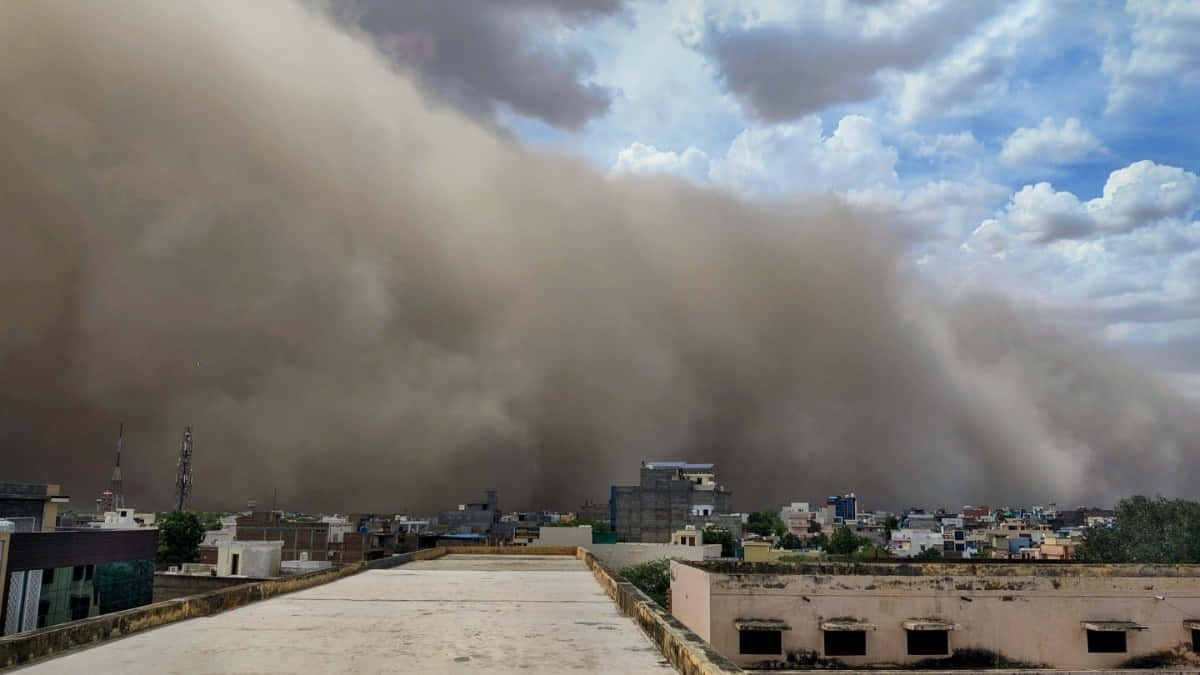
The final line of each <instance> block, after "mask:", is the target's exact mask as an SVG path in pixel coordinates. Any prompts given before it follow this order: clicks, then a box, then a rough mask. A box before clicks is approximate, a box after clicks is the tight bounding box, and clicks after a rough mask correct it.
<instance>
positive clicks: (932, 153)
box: [917, 129, 979, 158]
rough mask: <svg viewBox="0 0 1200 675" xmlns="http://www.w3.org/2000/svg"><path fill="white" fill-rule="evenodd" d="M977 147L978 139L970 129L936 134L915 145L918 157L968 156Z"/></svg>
mask: <svg viewBox="0 0 1200 675" xmlns="http://www.w3.org/2000/svg"><path fill="white" fill-rule="evenodd" d="M978 149H979V140H978V139H976V138H975V134H973V133H971V130H970V129H968V130H966V131H960V132H958V133H956V134H938V135H937V136H935V137H934V138H933V139H932V140H924V141H922V142H921V144H920V145H918V146H917V156H918V157H947V158H948V157H968V156H970V155H972V154H974V153H975V152H976V151H977V150H978Z"/></svg>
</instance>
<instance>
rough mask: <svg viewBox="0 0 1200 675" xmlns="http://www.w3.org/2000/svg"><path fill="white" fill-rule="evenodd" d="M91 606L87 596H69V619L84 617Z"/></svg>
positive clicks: (74, 619)
mask: <svg viewBox="0 0 1200 675" xmlns="http://www.w3.org/2000/svg"><path fill="white" fill-rule="evenodd" d="M91 606H92V603H91V599H90V598H88V596H86V595H72V596H71V620H72V621H78V620H80V619H86V618H87V615H88V610H89V609H91Z"/></svg>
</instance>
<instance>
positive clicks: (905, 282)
mask: <svg viewBox="0 0 1200 675" xmlns="http://www.w3.org/2000/svg"><path fill="white" fill-rule="evenodd" d="M0 45H4V47H3V53H4V56H3V58H0V92H3V102H2V104H0V205H2V208H0V311H2V313H3V317H4V329H3V331H0V384H2V385H3V386H2V387H0V448H3V457H4V464H5V466H6V467H7V471H6V472H5V473H6V474H7V475H6V478H8V479H23V480H31V481H32V480H50V481H55V482H61V483H63V484H64V486H65V489H66V491H68V492H70V493H73V494H74V495H76V498H77V500H79V501H81V502H83V503H84V504H86V503H87V501H89V500H90V498H91V496H92V491H95V490H99V489H101V488H102V487H103V486H104V483H105V482H106V479H107V475H108V469H109V467H110V465H111V448H112V441H113V437H114V436H115V432H116V427H117V423H118V421H119V420H122V419H123V420H125V422H126V428H127V429H128V430H129V433H128V435H127V438H126V442H127V449H128V451H127V453H126V456H125V461H124V467H125V476H126V484H127V490H128V492H129V493H130V501H131V504H133V505H135V506H138V507H139V508H165V507H166V506H167V505H168V504H169V499H170V494H171V489H172V483H173V478H174V471H175V456H176V452H177V449H178V438H179V434H180V432H181V430H182V428H183V426H184V425H186V424H190V425H192V426H193V427H194V429H195V434H196V481H197V489H196V493H195V498H194V501H193V504H194V505H195V506H197V507H220V506H224V507H230V508H232V507H238V506H240V505H241V504H242V503H244V500H245V499H247V498H257V499H258V500H259V502H260V504H262V503H264V502H265V501H266V500H269V499H270V498H271V494H272V489H274V488H277V489H278V491H279V503H280V506H286V507H289V508H308V509H343V510H345V509H379V510H385V509H387V510H411V511H417V512H420V511H426V510H432V509H436V508H441V507H448V506H452V505H453V504H455V503H458V502H461V501H466V500H470V499H476V498H478V497H479V495H480V491H481V490H482V489H484V488H486V487H495V488H498V489H499V490H500V491H501V500H502V505H506V506H508V507H511V508H517V507H533V506H545V507H557V508H568V509H569V508H573V507H574V506H576V505H578V504H579V503H580V502H582V501H583V500H584V499H585V498H591V499H605V498H606V497H607V490H608V486H609V485H610V484H612V483H624V482H629V481H633V480H636V476H637V467H638V464H639V462H640V461H641V460H643V459H674V458H686V459H691V460H694V461H703V460H708V461H715V462H717V463H718V464H719V470H720V471H721V473H722V475H723V482H725V483H726V484H728V485H729V486H730V487H731V488H732V489H733V490H734V497H735V503H736V504H737V505H738V506H739V507H741V508H742V509H752V508H760V507H766V506H768V505H771V504H777V503H780V502H785V501H788V500H792V499H809V498H813V497H817V496H819V495H823V494H826V493H830V492H833V491H842V490H856V491H857V492H858V493H859V494H860V495H861V496H862V498H863V500H864V501H865V503H866V505H867V506H891V507H898V506H903V505H905V504H910V503H922V504H947V505H953V504H961V503H963V502H968V503H992V504H998V503H1002V502H1009V503H1012V502H1017V501H1020V500H1032V501H1035V502H1038V503H1041V502H1045V501H1053V500H1058V502H1059V503H1060V504H1069V503H1074V502H1077V501H1083V500H1112V499H1114V498H1117V497H1119V496H1122V495H1125V494H1128V493H1131V492H1134V491H1142V492H1147V493H1151V494H1153V493H1160V492H1161V493H1164V494H1180V493H1181V492H1182V493H1186V492H1187V491H1188V489H1189V487H1188V486H1193V485H1195V482H1196V481H1195V479H1196V476H1195V474H1194V471H1193V468H1192V466H1193V464H1192V462H1190V461H1186V460H1188V459H1189V458H1190V456H1192V455H1193V454H1194V452H1195V450H1196V449H1197V447H1198V441H1200V421H1197V416H1196V415H1195V414H1194V412H1195V411H1194V409H1193V408H1192V407H1190V404H1189V403H1188V402H1187V401H1185V400H1184V399H1183V398H1181V397H1179V396H1178V395H1176V394H1175V393H1173V391H1172V390H1170V389H1168V388H1167V387H1166V386H1165V385H1162V384H1160V383H1159V382H1158V381H1157V380H1155V379H1154V378H1152V377H1150V376H1148V375H1145V374H1142V373H1141V372H1139V371H1138V370H1137V369H1135V368H1133V367H1130V366H1127V365H1124V363H1123V362H1122V360H1121V359H1119V358H1116V357H1114V355H1113V354H1111V353H1109V352H1108V351H1106V350H1104V349H1102V348H1100V347H1097V346H1093V345H1090V344H1088V343H1087V342H1084V341H1080V340H1075V339H1071V338H1070V337H1069V336H1065V335H1063V334H1062V333H1061V332H1060V331H1058V330H1056V329H1054V328H1052V327H1050V325H1049V323H1047V322H1045V321H1041V320H1039V319H1038V317H1037V316H1035V315H1033V314H1031V313H1030V312H1029V311H1027V310H1022V309H1020V308H1014V307H1012V306H1011V305H1009V304H1007V303H1005V302H1001V301H999V300H997V299H995V298H990V297H986V296H973V297H970V298H966V299H962V300H957V301H955V302H953V303H948V302H942V301H940V300H938V299H937V297H938V296H937V294H936V293H933V292H930V291H928V290H925V289H924V288H923V286H922V284H921V283H919V282H916V281H914V280H912V279H909V278H907V277H906V274H905V273H903V272H902V271H901V270H900V269H899V267H898V264H897V254H896V253H895V251H896V250H898V249H899V246H898V245H897V244H896V243H895V242H892V241H890V240H889V237H888V236H887V234H886V233H887V232H888V224H887V223H886V222H882V223H880V222H862V221H861V219H859V218H857V217H856V216H855V214H854V213H853V212H852V211H850V210H848V209H847V208H845V207H843V206H840V205H839V204H837V203H835V202H834V201H832V200H831V199H826V198H819V199H818V198H813V199H803V200H797V201H792V202H788V203H785V204H773V205H769V206H756V205H752V204H747V203H744V202H741V201H738V200H736V199H734V198H732V197H731V196H729V195H723V194H718V193H713V192H705V191H701V190H698V189H694V188H690V187H687V186H685V185H682V184H679V183H676V182H671V181H667V180H662V181H655V180H647V179H636V180H634V179H630V180H609V179H605V178H604V177H602V176H601V175H600V174H598V173H597V172H596V171H595V170H593V169H591V168H589V167H588V166H585V165H584V164H582V163H581V162H579V161H575V160H570V159H566V158H562V157H554V156H547V155H545V154H538V153H535V152H532V151H529V150H526V149H522V148H520V147H518V146H516V145H514V143H512V142H511V141H506V140H502V139H498V138H496V137H495V136H494V135H493V134H491V133H490V132H489V131H487V130H485V129H483V128H481V127H480V126H478V125H477V124H476V123H474V122H472V121H470V120H468V119H467V118H465V117H463V116H461V115H460V114H458V113H456V112H455V111H453V110H449V109H446V108H444V107H439V106H437V105H435V104H433V103H430V102H427V101H426V100H425V99H424V98H423V97H422V95H421V94H420V93H419V92H418V91H417V90H416V89H414V88H413V86H411V85H410V84H409V81H408V80H407V79H406V76H405V74H404V73H397V72H394V71H393V70H392V69H391V68H390V67H389V66H388V65H386V64H385V63H384V62H383V60H382V59H381V58H380V57H379V56H378V55H377V53H376V52H375V51H373V49H372V48H371V47H370V46H368V45H367V44H366V42H365V41H360V40H358V39H356V38H355V37H352V36H350V35H348V34H347V33H345V32H343V31H341V30H339V29H337V28H335V27H333V26H332V25H330V24H329V23H328V22H326V21H325V20H324V19H323V18H322V17H321V16H320V15H319V14H317V13H314V12H313V11H310V10H309V9H306V8H305V7H302V6H299V5H293V4H288V3H284V2H276V1H267V0H257V1H256V2H252V3H166V2H147V3H131V2H123V3H81V2H51V1H47V0H43V1H41V2H9V3H3V4H2V5H0ZM135 502H136V503H135ZM77 503H78V502H77Z"/></svg>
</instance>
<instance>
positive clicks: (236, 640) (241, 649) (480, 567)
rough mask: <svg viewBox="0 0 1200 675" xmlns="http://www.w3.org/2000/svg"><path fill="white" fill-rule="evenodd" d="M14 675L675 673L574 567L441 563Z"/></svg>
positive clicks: (321, 589)
mask: <svg viewBox="0 0 1200 675" xmlns="http://www.w3.org/2000/svg"><path fill="white" fill-rule="evenodd" d="M21 672H24V673H56V674H58V673H89V674H90V673H122V674H124V675H131V674H135V673H187V674H193V673H298V672H312V673H322V672H350V673H378V672H414V673H415V672H420V673H480V672H486V673H522V674H531V673H562V672H578V673H673V672H675V671H674V669H673V668H672V667H671V666H670V665H669V664H667V663H666V661H665V660H664V659H663V656H662V654H660V653H659V651H658V649H657V648H656V647H655V646H654V645H653V644H652V643H651V642H650V640H649V638H647V637H646V635H645V634H644V633H642V631H641V630H640V629H639V628H638V627H637V626H636V625H634V623H633V621H632V620H630V619H629V618H628V617H626V616H624V615H622V614H621V613H620V611H619V610H618V609H617V606H616V605H615V604H614V603H613V602H612V600H610V599H609V597H608V596H607V595H605V594H604V591H603V590H602V589H601V588H600V586H599V585H598V584H597V583H596V581H595V579H594V578H593V576H592V574H591V572H590V571H589V570H588V569H587V567H586V566H585V565H584V564H583V563H582V562H580V561H578V560H575V559H573V558H566V557H551V556H512V555H502V556H487V555H448V556H445V557H443V558H439V559H437V560H428V561H422V562H414V563H411V564H408V565H405V566H403V567H397V568H394V569H390V570H373V571H368V572H363V573H362V574H356V575H354V576H351V577H347V578H345V579H340V580H338V581H334V582H332V583H329V584H325V585H322V586H317V587H315V588H310V589H308V590H304V591H300V592H297V593H292V594H290V595H285V596H280V597H277V598H273V599H271V600H266V601H263V602H259V603H255V604H252V605H247V606H246V607H242V608H239V609H235V610H232V611H228V612H224V613H222V614H217V615H215V616H211V617H204V618H198V619H191V620H187V621H181V622H179V623H174V624H170V625H168V626H163V627H161V628H157V629H154V630H149V631H146V632H143V633H137V634H134V635H131V636H129V637H126V638H122V639H118V640H112V641H109V642H104V643H101V644H99V645H96V646H94V647H90V648H87V649H81V650H77V651H72V652H69V653H67V654H65V655H63V656H60V657H57V658H52V659H47V660H45V661H40V662H38V663H36V664H34V665H32V666H30V667H28V668H25V669H23V670H22V671H21Z"/></svg>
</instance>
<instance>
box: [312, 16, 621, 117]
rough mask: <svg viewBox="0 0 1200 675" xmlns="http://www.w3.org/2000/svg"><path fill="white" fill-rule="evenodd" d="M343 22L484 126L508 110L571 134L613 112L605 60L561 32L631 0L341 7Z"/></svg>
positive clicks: (592, 19)
mask: <svg viewBox="0 0 1200 675" xmlns="http://www.w3.org/2000/svg"><path fill="white" fill-rule="evenodd" d="M331 6H332V7H333V8H334V14H335V16H339V17H341V18H342V20H344V21H347V22H350V23H352V24H354V25H356V26H358V27H359V28H361V29H362V30H364V31H365V32H367V33H368V34H370V35H371V36H373V38H374V39H375V42H376V43H377V45H378V46H379V48H380V49H382V50H383V51H384V52H386V53H387V54H389V55H390V56H391V57H392V58H393V59H394V60H395V61H396V62H397V63H398V64H401V65H402V66H405V67H408V68H411V69H412V70H413V71H414V72H415V73H416V74H417V75H418V76H419V78H420V81H421V83H422V84H423V85H425V86H426V87H427V88H428V89H430V90H432V91H433V92H436V93H437V94H438V95H439V96H440V97H441V98H442V99H444V100H446V101H448V102H450V103H451V104H453V105H455V106H457V107H459V108H461V109H463V110H465V111H467V112H469V113H471V114H472V115H474V116H476V117H479V118H481V119H491V117H492V116H493V115H494V114H495V111H496V108H497V106H498V105H507V106H509V107H510V108H512V109H513V110H514V111H516V112H518V113H520V114H522V115H526V116H528V117H534V118H537V119H540V120H542V121H543V122H545V123H547V124H550V125H553V126H557V127H562V128H566V129H578V128H579V127H582V126H583V125H584V124H585V123H586V122H587V121H588V120H589V119H592V118H593V117H597V116H599V115H603V114H604V113H606V112H608V108H609V105H610V103H611V102H612V95H613V92H612V90H611V89H609V88H608V87H605V86H602V85H599V84H595V83H590V82H588V81H587V80H588V79H589V78H590V77H591V76H592V74H593V72H594V71H595V62H594V61H593V59H592V57H591V55H590V54H588V53H587V52H586V51H584V50H583V49H580V48H577V47H571V46H563V45H558V44H555V35H554V32H555V31H559V30H562V29H564V28H574V27H578V26H581V25H584V24H586V23H588V22H591V21H594V20H596V19H599V18H602V17H607V16H613V15H616V14H618V13H619V12H620V11H621V10H622V7H623V0H493V1H489V2H476V1H475V0H417V1H414V2H389V1H386V0H334V2H333V4H332V5H331Z"/></svg>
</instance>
